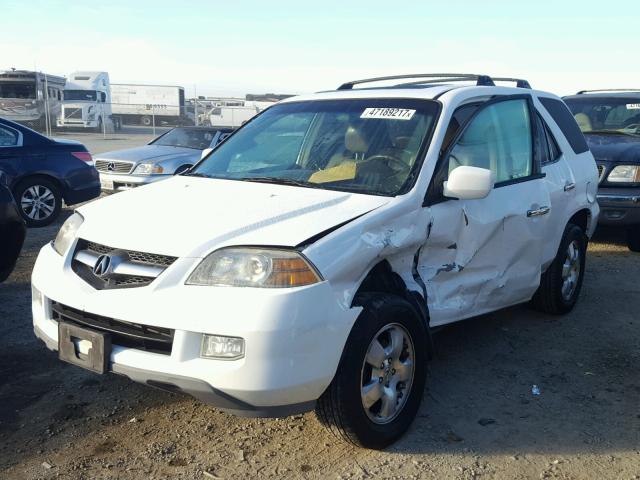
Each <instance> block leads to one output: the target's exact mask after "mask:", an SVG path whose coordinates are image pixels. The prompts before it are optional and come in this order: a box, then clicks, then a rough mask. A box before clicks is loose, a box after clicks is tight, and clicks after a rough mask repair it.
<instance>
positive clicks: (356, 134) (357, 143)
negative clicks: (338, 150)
mask: <svg viewBox="0 0 640 480" xmlns="http://www.w3.org/2000/svg"><path fill="white" fill-rule="evenodd" d="M344 146H345V147H346V148H347V150H349V151H350V152H353V153H366V152H367V150H369V144H368V143H367V141H366V140H365V139H364V137H363V136H362V134H361V133H360V131H359V130H358V129H357V128H355V127H348V128H347V131H346V132H345V134H344Z"/></svg>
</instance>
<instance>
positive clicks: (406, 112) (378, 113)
mask: <svg viewBox="0 0 640 480" xmlns="http://www.w3.org/2000/svg"><path fill="white" fill-rule="evenodd" d="M414 113H416V111H415V110H411V109H409V108H382V107H376V108H365V109H364V112H362V115H360V118H382V119H390V120H411V118H412V117H413V114H414Z"/></svg>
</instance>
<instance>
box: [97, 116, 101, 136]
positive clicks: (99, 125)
mask: <svg viewBox="0 0 640 480" xmlns="http://www.w3.org/2000/svg"><path fill="white" fill-rule="evenodd" d="M96 133H102V117H100V118H98V125H97V126H96Z"/></svg>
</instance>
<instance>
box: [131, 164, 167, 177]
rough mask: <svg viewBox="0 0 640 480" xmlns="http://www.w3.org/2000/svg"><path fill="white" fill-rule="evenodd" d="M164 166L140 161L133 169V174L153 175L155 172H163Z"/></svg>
mask: <svg viewBox="0 0 640 480" xmlns="http://www.w3.org/2000/svg"><path fill="white" fill-rule="evenodd" d="M163 172H164V168H162V167H161V166H160V165H156V164H154V163H141V164H140V165H138V166H137V167H136V169H135V170H134V171H133V174H134V175H153V174H156V173H163Z"/></svg>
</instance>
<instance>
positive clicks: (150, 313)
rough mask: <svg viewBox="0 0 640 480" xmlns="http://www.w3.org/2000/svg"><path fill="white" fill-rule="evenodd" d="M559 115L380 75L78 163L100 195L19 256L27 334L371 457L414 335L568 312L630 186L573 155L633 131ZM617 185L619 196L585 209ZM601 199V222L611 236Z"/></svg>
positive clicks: (407, 373) (517, 96) (405, 384)
mask: <svg viewBox="0 0 640 480" xmlns="http://www.w3.org/2000/svg"><path fill="white" fill-rule="evenodd" d="M497 80H500V81H507V82H513V83H515V84H516V86H515V87H504V86H496V84H495V81H497ZM380 81H386V82H390V81H396V84H395V85H392V86H384V87H378V88H376V87H375V83H376V82H380ZM397 82H399V83H397ZM470 82H472V84H469V83H470ZM372 84H373V86H372ZM360 86H365V88H359V87H360ZM582 95H583V96H582V97H580V98H587V95H586V94H582ZM588 98H592V99H593V98H595V97H593V96H592V95H591V94H589V95H588ZM580 102H582V100H580V101H578V102H577V103H580ZM567 103H569V104H570V105H572V101H571V99H567ZM620 105H624V107H623V108H624V109H625V110H635V107H634V103H633V101H629V102H628V101H626V100H625V101H624V102H622V103H620ZM583 107H584V105H583ZM571 108H572V110H573V111H572V110H569V108H567V104H566V103H565V102H563V101H562V99H560V98H558V97H556V96H555V95H553V94H550V93H547V92H542V91H538V90H533V89H532V88H531V87H530V86H529V84H528V82H526V81H525V80H521V79H504V78H500V79H492V78H491V77H489V76H486V75H469V74H460V75H442V74H421V75H411V76H395V77H382V78H375V79H365V80H358V81H353V82H348V83H345V84H343V85H341V86H340V87H339V88H338V89H336V90H335V91H329V92H321V93H317V94H313V95H306V96H300V97H295V98H290V99H285V100H283V101H282V102H280V103H279V104H277V105H275V106H273V107H271V108H269V109H267V110H265V111H264V112H263V113H261V114H260V115H258V116H256V117H254V118H253V119H252V120H250V121H249V122H247V123H246V124H245V125H244V126H242V127H241V128H240V129H238V130H236V131H235V132H234V133H233V135H230V132H228V131H220V130H216V129H213V130H212V129H207V128H177V129H174V130H171V131H170V132H168V133H166V134H165V135H163V136H161V137H159V138H158V139H156V140H154V141H153V142H151V143H150V144H149V145H147V146H145V147H141V148H138V149H129V150H123V151H119V152H111V153H109V154H104V155H100V156H98V157H97V158H96V162H95V163H96V165H95V166H96V167H97V169H98V170H99V171H100V179H101V180H100V186H101V187H102V189H103V190H107V191H109V192H116V191H121V190H122V192H121V193H118V194H116V195H108V196H105V198H102V199H100V200H98V201H95V202H91V203H89V204H86V205H82V206H81V207H79V208H78V209H77V210H76V212H75V213H74V214H73V215H72V216H71V217H69V218H68V219H67V221H66V222H65V223H64V225H63V226H62V228H61V229H60V232H59V233H58V235H57V237H56V239H55V241H54V242H52V243H50V244H48V245H45V246H44V247H43V248H42V250H41V251H40V254H39V256H38V259H37V261H36V264H35V268H34V271H33V275H32V291H33V324H34V331H35V334H36V336H37V337H38V338H40V339H41V340H42V341H43V342H44V343H45V344H46V346H47V347H48V348H50V349H51V350H54V351H57V352H58V355H59V357H60V359H61V360H64V361H67V362H70V363H72V364H75V365H77V366H80V367H84V368H87V369H89V370H92V371H94V372H97V373H106V372H115V373H119V374H122V375H126V376H128V377H129V378H131V379H132V380H134V381H138V382H142V383H146V384H149V385H152V386H155V387H159V388H164V389H167V390H170V391H174V392H175V391H183V392H185V393H188V394H190V395H192V396H194V397H196V398H198V399H200V400H202V401H204V402H207V403H209V404H211V405H214V406H216V407H218V408H221V409H223V410H225V411H229V412H232V413H235V414H239V415H246V416H285V415H291V414H297V413H301V412H306V411H309V410H314V409H315V411H316V413H317V415H318V417H319V418H320V420H321V422H323V423H324V424H325V425H326V426H327V427H328V428H329V430H331V431H332V432H334V433H336V434H337V435H338V436H339V437H340V438H343V439H344V440H346V441H348V442H351V443H354V444H356V445H360V446H364V447H367V448H384V447H385V446H387V445H389V444H390V443H392V442H393V441H395V440H396V439H397V438H398V437H399V436H401V435H402V434H403V433H404V432H405V431H406V430H407V428H408V427H409V425H410V424H411V422H412V420H413V418H414V417H415V415H416V413H417V410H418V408H419V406H420V402H421V399H422V396H423V390H424V387H425V384H426V365H427V362H428V361H429V359H430V356H431V354H432V345H433V339H432V337H431V331H432V329H433V328H434V327H439V326H443V325H447V324H450V323H452V322H457V321H461V320H464V319H467V318H471V317H475V316H478V315H480V314H483V313H488V312H492V311H495V310H498V309H501V308H504V307H508V306H511V305H516V304H521V303H527V302H528V303H530V304H531V305H532V306H533V307H535V308H537V309H539V310H540V311H542V312H546V313H548V314H556V315H557V314H564V313H567V312H569V311H570V310H571V309H572V308H573V307H574V305H575V304H576V302H577V301H578V297H579V294H580V290H581V286H582V281H583V277H584V272H585V257H586V251H587V244H588V241H589V239H590V238H591V236H592V234H593V233H594V231H595V228H596V225H597V223H598V218H599V215H600V207H599V206H598V202H597V197H598V195H600V198H601V199H602V200H604V199H605V198H607V199H609V197H605V195H619V196H621V197H624V198H627V197H628V196H629V193H630V192H633V191H634V190H633V189H634V188H635V187H637V185H636V182H637V180H638V179H637V177H636V173H637V172H636V170H635V169H634V165H635V164H636V162H637V157H635V156H634V157H633V160H632V159H631V155H632V154H631V153H627V155H630V157H629V158H627V157H624V156H620V157H615V158H614V157H613V155H610V156H609V157H607V159H603V158H600V157H599V158H598V166H597V164H596V161H595V160H594V155H593V154H592V151H593V152H594V153H596V155H600V153H599V151H598V150H597V148H595V145H596V144H595V143H594V140H595V139H596V138H597V137H602V138H606V139H608V138H609V136H614V137H615V138H618V137H620V138H624V139H627V137H628V138H629V139H631V138H634V137H635V136H636V135H637V133H638V132H637V129H635V127H634V125H635V124H634V123H633V121H631V120H630V119H632V118H633V117H631V116H629V115H627V117H628V118H623V119H622V120H621V121H620V122H619V123H618V124H616V125H617V126H616V127H615V128H604V127H602V128H601V127H599V126H598V127H594V125H595V124H596V122H597V121H599V120H600V118H601V117H600V116H598V115H596V114H595V113H593V115H594V116H593V118H592V117H591V115H592V110H594V109H593V108H592V109H589V108H587V107H584V108H582V107H580V111H579V112H578V108H579V107H576V106H572V107H571ZM595 110H598V109H595ZM579 113H584V114H585V115H586V116H587V117H589V119H590V121H591V126H590V128H589V129H587V128H586V127H585V122H584V121H583V120H584V119H581V117H579V116H578V115H579ZM574 115H575V116H574ZM616 115H618V114H616ZM620 115H621V116H623V115H622V114H620ZM579 124H580V126H579ZM603 125H607V123H606V121H605V122H604V123H603ZM581 127H582V131H581ZM594 128H596V130H594ZM583 132H584V133H586V134H587V138H588V139H590V140H589V144H588V143H587V140H585V134H584V133H583ZM596 132H597V133H596ZM611 132H614V133H611ZM227 137H228V138H227ZM222 140H224V142H223V141H222ZM602 141H604V140H602ZM609 143H612V142H609ZM590 146H591V149H590ZM618 148H619V149H620V152H622V151H623V150H624V151H630V150H629V148H630V147H629V146H627V147H618ZM602 155H605V154H604V153H603V154H602ZM607 155H609V154H607ZM606 162H609V163H606ZM620 165H621V166H622V167H623V168H618V167H619V166H620ZM91 168H92V169H93V170H94V171H95V168H93V166H91ZM176 173H177V174H178V175H175V174H176ZM96 178H97V173H96ZM605 178H606V180H605ZM617 178H628V179H630V180H629V181H622V182H621V183H624V185H625V186H627V187H626V188H627V189H625V187H622V190H620V191H618V190H616V191H615V192H606V191H605V190H604V189H605V188H609V187H612V188H618V187H613V186H611V185H609V184H610V183H613V184H615V183H616V179H617ZM157 180H163V181H161V182H158V181H157ZM599 184H600V189H601V190H600V194H598V187H599ZM138 185H146V186H145V187H144V188H133V187H136V186H138ZM14 191H15V190H14ZM20 192H22V190H18V193H20ZM18 196H19V195H18ZM39 196H41V195H39ZM631 196H633V193H631ZM20 198H22V197H20ZM42 201H43V200H40V203H42ZM623 203H624V202H622V201H620V202H618V203H614V205H613V206H612V207H611V210H609V216H610V217H611V218H613V219H614V221H615V219H616V218H618V217H620V218H622V217H627V216H628V218H629V219H630V222H631V223H628V224H627V223H625V225H631V224H632V223H633V218H634V215H635V213H634V212H633V211H632V210H631V209H632V208H633V205H631V204H629V205H626V203H625V205H622V204H623ZM631 203H634V202H633V201H632V202H631ZM20 205H21V206H22V205H25V204H24V203H23V202H22V201H21V203H20ZM38 205H39V204H38ZM28 206H29V205H28V202H27V207H28ZM132 206H149V208H145V209H144V212H143V213H141V209H140V208H132ZM614 207H615V208H622V207H624V209H627V208H628V209H627V210H624V211H623V210H620V211H621V212H622V214H621V215H619V216H616V214H615V213H613V211H614V210H615V208H614ZM24 208H25V207H22V210H23V212H24ZM606 208H607V209H608V208H610V207H609V206H607V207H606ZM605 211H607V210H605ZM23 215H24V213H23ZM27 216H28V215H27ZM621 223H624V222H621ZM632 229H633V228H632V227H631V230H632ZM631 230H630V231H631ZM630 235H631V234H630ZM630 246H631V247H632V248H633V244H632V242H630Z"/></svg>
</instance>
